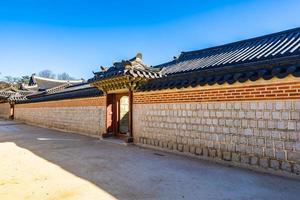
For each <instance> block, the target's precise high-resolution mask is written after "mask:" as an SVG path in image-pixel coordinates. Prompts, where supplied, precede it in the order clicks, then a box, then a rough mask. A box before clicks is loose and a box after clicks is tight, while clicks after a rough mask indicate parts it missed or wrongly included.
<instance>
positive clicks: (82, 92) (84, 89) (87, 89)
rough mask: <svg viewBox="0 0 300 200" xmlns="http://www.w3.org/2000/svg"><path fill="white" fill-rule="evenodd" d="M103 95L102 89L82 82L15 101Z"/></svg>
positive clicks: (27, 101) (31, 101)
mask: <svg viewBox="0 0 300 200" xmlns="http://www.w3.org/2000/svg"><path fill="white" fill-rule="evenodd" d="M101 95H103V92H102V91H99V90H98V89H97V88H95V87H92V86H91V85H90V84H87V83H84V84H79V85H76V86H68V87H66V88H64V89H63V90H60V91H57V92H56V93H50V94H49V93H47V92H46V91H44V92H40V93H35V94H32V95H29V96H26V97H27V99H26V100H20V101H16V103H34V102H43V101H56V100H63V99H74V98H86V97H96V96H101Z"/></svg>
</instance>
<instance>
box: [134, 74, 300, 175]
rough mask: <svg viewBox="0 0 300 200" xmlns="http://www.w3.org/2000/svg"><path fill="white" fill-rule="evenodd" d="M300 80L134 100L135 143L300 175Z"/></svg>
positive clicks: (145, 95) (158, 94)
mask: <svg viewBox="0 0 300 200" xmlns="http://www.w3.org/2000/svg"><path fill="white" fill-rule="evenodd" d="M299 88H300V81H299V80H296V79H293V78H287V79H285V80H271V81H258V82H247V83H244V84H235V85H232V86H229V85H224V86H206V87H202V88H196V89H192V88H189V89H184V90H165V91H159V92H143V93H136V94H135V95H134V105H133V109H134V110H133V113H134V114H133V130H134V139H135V143H137V144H140V145H143V146H147V147H155V148H161V149H166V150H168V151H176V152H179V153H181V152H182V153H185V154H191V155H194V156H199V157H202V158H206V159H213V160H217V161H221V162H225V163H226V162H227V163H231V164H235V165H239V166H243V167H247V168H254V169H258V170H263V171H273V172H275V173H283V174H300V120H299V119H300V89H299Z"/></svg>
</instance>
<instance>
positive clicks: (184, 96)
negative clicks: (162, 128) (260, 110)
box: [133, 81, 300, 104]
mask: <svg viewBox="0 0 300 200" xmlns="http://www.w3.org/2000/svg"><path fill="white" fill-rule="evenodd" d="M270 99H300V82H299V81H297V82H289V83H272V84H264V85H248V86H235V87H234V86H233V87H230V88H228V87H227V88H224V87H222V86H220V88H213V89H199V90H187V89H185V90H180V91H174V92H173V91H168V92H159V93H152V92H151V93H146V92H145V93H135V94H134V96H133V103H134V104H148V103H181V102H210V101H237V100H239V101H247V100H270Z"/></svg>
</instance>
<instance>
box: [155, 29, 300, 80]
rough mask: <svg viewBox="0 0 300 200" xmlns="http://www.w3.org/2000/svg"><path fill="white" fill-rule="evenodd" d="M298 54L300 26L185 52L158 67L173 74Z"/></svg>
mask: <svg viewBox="0 0 300 200" xmlns="http://www.w3.org/2000/svg"><path fill="white" fill-rule="evenodd" d="M294 55H296V56H299V55H300V28H295V29H291V30H287V31H283V32H278V33H274V34H270V35H265V36H261V37H257V38H252V39H247V40H243V41H239V42H234V43H230V44H226V45H221V46H216V47H212V48H207V49H203V50H198V51H190V52H182V53H181V55H180V56H179V57H178V58H177V59H175V60H173V61H171V62H168V63H164V64H161V65H158V66H155V67H159V68H161V67H166V68H167V69H166V71H165V74H167V75H169V74H174V73H181V72H189V71H196V70H203V69H209V68H219V67H225V66H236V65H241V64H245V63H255V62H258V61H268V62H269V61H271V60H273V59H277V58H284V57H291V56H294Z"/></svg>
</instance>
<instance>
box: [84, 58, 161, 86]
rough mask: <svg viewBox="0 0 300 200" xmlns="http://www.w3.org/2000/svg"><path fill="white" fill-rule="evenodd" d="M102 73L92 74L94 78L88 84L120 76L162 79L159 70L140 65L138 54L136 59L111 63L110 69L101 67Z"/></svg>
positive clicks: (140, 60)
mask: <svg viewBox="0 0 300 200" xmlns="http://www.w3.org/2000/svg"><path fill="white" fill-rule="evenodd" d="M101 68H102V71H100V72H96V73H94V75H95V76H94V77H93V78H92V79H89V81H88V82H90V83H91V82H94V81H97V80H105V79H109V78H115V77H120V76H128V77H141V78H149V79H153V78H160V77H162V73H161V70H160V69H159V68H152V67H148V66H146V65H145V64H143V63H142V54H140V53H138V54H137V56H136V57H134V58H132V59H130V60H122V61H121V62H115V63H113V66H112V67H109V68H104V67H101Z"/></svg>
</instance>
